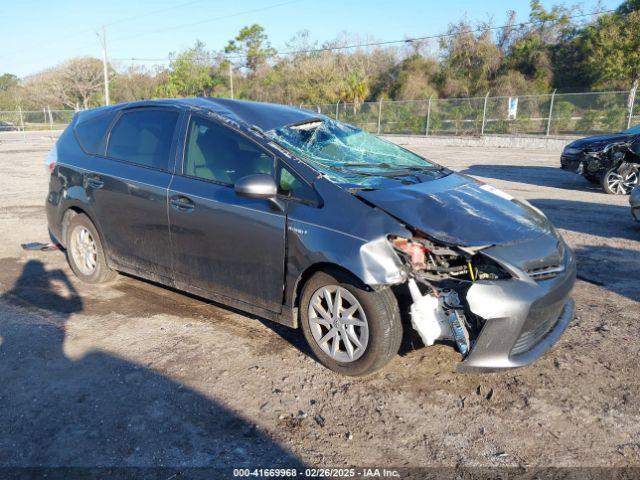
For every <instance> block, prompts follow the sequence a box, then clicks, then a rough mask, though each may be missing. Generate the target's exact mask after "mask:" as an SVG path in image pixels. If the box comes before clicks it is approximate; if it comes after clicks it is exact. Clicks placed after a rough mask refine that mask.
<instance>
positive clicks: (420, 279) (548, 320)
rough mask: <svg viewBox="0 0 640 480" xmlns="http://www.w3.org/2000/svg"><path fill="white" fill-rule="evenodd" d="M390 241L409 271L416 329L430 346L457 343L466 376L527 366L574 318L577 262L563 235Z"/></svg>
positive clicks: (395, 238) (412, 316) (413, 324)
mask: <svg viewBox="0 0 640 480" xmlns="http://www.w3.org/2000/svg"><path fill="white" fill-rule="evenodd" d="M388 241H389V242H390V244H391V245H392V246H393V249H394V251H395V252H396V254H397V255H398V256H399V257H400V258H401V260H402V262H403V264H404V265H405V266H406V267H407V268H408V273H406V274H405V275H406V278H407V279H406V283H405V284H406V286H407V289H408V291H409V294H410V297H411V305H410V307H409V310H410V317H411V325H412V327H413V328H414V329H415V330H416V331H417V333H418V334H419V335H420V338H421V339H422V341H423V342H424V344H425V345H427V346H431V345H433V344H434V343H435V342H437V341H443V340H445V341H453V342H454V343H455V345H456V347H457V349H458V351H459V352H460V354H461V355H462V357H463V361H462V362H461V363H460V365H459V367H458V370H459V371H467V372H470V371H495V370H500V369H507V368H515V367H520V366H524V365H527V364H529V363H531V362H533V361H534V360H536V359H537V358H539V357H540V356H542V355H543V354H544V353H545V352H546V351H547V350H548V349H549V348H551V347H552V346H553V344H554V343H555V342H556V341H557V340H558V338H559V337H560V335H561V334H562V333H563V332H564V330H565V329H566V327H567V326H568V324H569V321H570V320H571V318H572V314H573V302H572V300H571V299H570V297H569V295H570V292H571V289H572V287H573V284H574V282H575V274H576V267H575V258H574V256H573V253H572V252H571V251H570V249H569V248H568V247H567V246H566V245H565V243H564V241H563V240H562V239H561V238H559V237H555V236H554V237H553V238H551V237H548V236H544V237H539V238H535V239H532V240H530V241H523V242H518V243H515V244H509V245H501V246H492V245H488V246H479V247H464V246H452V245H444V244H442V243H439V242H437V241H435V240H433V239H431V238H428V237H426V236H424V235H421V234H419V233H418V234H416V235H415V236H413V237H412V238H402V237H393V236H392V237H389V239H388Z"/></svg>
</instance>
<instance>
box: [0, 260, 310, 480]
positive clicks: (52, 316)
mask: <svg viewBox="0 0 640 480" xmlns="http://www.w3.org/2000/svg"><path fill="white" fill-rule="evenodd" d="M3 303H4V306H3V305H2V304H3ZM18 305H19V306H21V307H28V308H16V306H18ZM0 309H2V310H4V311H3V312H2V318H1V319H0V378H1V379H2V389H1V390H0V402H1V404H2V408H1V409H0V425H2V429H0V466H2V467H3V468H5V469H6V468H8V467H9V468H10V467H47V468H50V467H70V466H74V467H170V468H173V469H176V470H174V471H182V470H184V469H187V468H189V467H206V468H238V467H245V466H254V467H255V466H258V467H259V466H262V467H264V466H269V467H276V466H296V467H298V468H300V467H302V466H303V465H302V463H301V461H300V460H298V459H297V458H296V457H295V456H294V455H293V454H292V453H291V452H289V451H287V450H286V449H284V448H283V447H282V446H280V445H279V444H277V443H276V442H274V441H273V440H272V439H271V438H269V437H268V436H267V435H266V434H264V433H262V432H261V431H260V430H258V429H256V427H255V425H253V424H252V423H250V422H248V421H247V420H245V419H243V418H241V417H239V416H238V415H236V414H234V413H233V412H231V411H229V410H228V409H227V408H225V407H224V406H223V405H220V404H219V403H217V402H215V401H212V400H211V399H209V398H206V397H204V396H203V395H201V394H199V393H197V392H195V391H193V390H190V389H189V388H187V387H185V386H184V385H181V384H180V383H177V382H175V381H173V380H171V379H169V378H167V377H164V376H162V375H160V374H158V373H156V372H153V371H151V370H149V369H147V368H144V367H142V366H140V365H136V364H133V363H131V362H128V361H127V360H125V359H122V358H118V357H116V356H113V355H110V354H108V353H105V352H92V353H89V354H87V355H85V356H83V357H82V358H80V359H78V360H72V359H70V358H68V357H67V356H66V355H65V353H64V351H63V343H64V340H65V326H66V323H67V321H68V319H69V318H70V316H72V315H73V314H75V313H78V312H81V311H83V301H82V299H81V298H80V296H79V295H78V292H77V291H76V290H75V288H74V286H73V284H72V283H71V282H70V281H69V279H68V278H67V275H66V274H65V273H64V272H63V271H62V270H46V269H45V268H44V265H43V264H42V263H41V262H40V261H35V260H31V261H29V262H28V263H27V264H26V265H25V266H24V268H23V270H22V272H21V275H20V277H19V278H18V280H17V281H16V282H15V284H14V285H13V288H12V289H11V290H10V291H9V292H7V293H5V294H4V295H3V296H2V297H1V299H0ZM29 312H31V313H29ZM168 476H170V475H165V477H168ZM219 476H220V477H221V476H222V475H219ZM209 478H214V477H209Z"/></svg>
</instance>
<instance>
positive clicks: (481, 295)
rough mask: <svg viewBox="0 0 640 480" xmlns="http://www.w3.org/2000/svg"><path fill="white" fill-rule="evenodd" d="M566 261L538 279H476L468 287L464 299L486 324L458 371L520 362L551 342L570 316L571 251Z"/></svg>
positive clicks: (525, 362) (573, 270)
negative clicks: (555, 271) (561, 268)
mask: <svg viewBox="0 0 640 480" xmlns="http://www.w3.org/2000/svg"><path fill="white" fill-rule="evenodd" d="M564 267H565V268H564V272H563V273H562V274H561V275H559V276H557V277H555V278H552V279H549V280H543V281H539V282H535V281H525V280H521V279H514V280H509V281H502V282H476V283H475V284H474V285H473V286H472V287H471V289H469V292H468V294H467V301H468V303H469V307H470V309H471V311H472V312H474V313H476V314H477V315H479V316H481V317H482V318H484V319H485V324H484V326H483V327H482V330H481V331H480V334H479V335H478V338H477V339H476V342H475V344H474V346H473V348H472V349H471V351H470V352H469V355H467V357H466V358H465V360H464V361H463V362H462V363H460V365H459V366H458V371H460V372H487V371H497V370H504V369H510V368H517V367H522V366H525V365H528V364H530V363H532V362H534V361H535V360H537V359H538V358H540V357H541V356H542V355H544V354H545V352H547V351H548V350H549V349H550V348H551V347H553V345H554V344H555V343H556V342H557V341H558V339H559V338H560V336H561V335H562V333H563V332H564V331H565V330H566V328H567V326H568V325H569V323H570V321H571V319H572V318H573V309H574V305H573V300H571V298H570V295H571V290H572V289H573V285H574V283H575V279H576V263H575V257H574V255H573V253H571V252H570V251H568V253H567V256H566V258H565V261H564Z"/></svg>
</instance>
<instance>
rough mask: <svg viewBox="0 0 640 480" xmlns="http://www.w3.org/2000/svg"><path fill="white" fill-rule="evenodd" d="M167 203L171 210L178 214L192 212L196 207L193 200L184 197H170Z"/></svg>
mask: <svg viewBox="0 0 640 480" xmlns="http://www.w3.org/2000/svg"><path fill="white" fill-rule="evenodd" d="M169 203H170V204H171V206H172V207H173V208H175V209H176V210H178V211H179V212H192V211H193V209H194V208H195V207H196V206H195V204H194V203H193V200H191V199H190V198H187V197H185V196H184V195H178V196H176V197H171V199H170V200H169Z"/></svg>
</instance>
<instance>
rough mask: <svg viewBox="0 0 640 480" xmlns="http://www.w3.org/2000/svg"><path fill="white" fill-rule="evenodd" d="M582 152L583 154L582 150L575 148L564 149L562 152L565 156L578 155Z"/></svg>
mask: <svg viewBox="0 0 640 480" xmlns="http://www.w3.org/2000/svg"><path fill="white" fill-rule="evenodd" d="M580 152H582V150H580V149H579V148H573V147H564V150H563V151H562V153H564V154H565V155H578V154H579V153H580Z"/></svg>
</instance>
